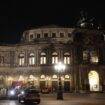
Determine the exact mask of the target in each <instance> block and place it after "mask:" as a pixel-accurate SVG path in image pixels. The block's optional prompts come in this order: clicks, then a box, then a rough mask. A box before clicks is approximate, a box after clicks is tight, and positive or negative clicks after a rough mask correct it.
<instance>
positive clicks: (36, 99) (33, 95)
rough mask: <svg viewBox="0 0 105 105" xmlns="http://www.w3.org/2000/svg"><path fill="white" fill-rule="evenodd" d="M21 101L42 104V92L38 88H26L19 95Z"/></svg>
mask: <svg viewBox="0 0 105 105" xmlns="http://www.w3.org/2000/svg"><path fill="white" fill-rule="evenodd" d="M18 102H19V103H28V102H32V103H36V104H40V93H39V90H38V89H36V88H26V89H24V90H23V91H21V93H20V94H19V95H18Z"/></svg>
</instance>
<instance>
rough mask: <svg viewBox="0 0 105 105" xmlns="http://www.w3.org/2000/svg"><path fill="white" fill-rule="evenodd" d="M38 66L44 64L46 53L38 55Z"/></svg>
mask: <svg viewBox="0 0 105 105" xmlns="http://www.w3.org/2000/svg"><path fill="white" fill-rule="evenodd" d="M40 64H46V53H44V52H42V53H41V54H40Z"/></svg>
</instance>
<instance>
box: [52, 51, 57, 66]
mask: <svg viewBox="0 0 105 105" xmlns="http://www.w3.org/2000/svg"><path fill="white" fill-rule="evenodd" d="M57 63H58V54H57V53H56V52H54V53H52V64H57Z"/></svg>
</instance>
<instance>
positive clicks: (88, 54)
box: [83, 50, 99, 63]
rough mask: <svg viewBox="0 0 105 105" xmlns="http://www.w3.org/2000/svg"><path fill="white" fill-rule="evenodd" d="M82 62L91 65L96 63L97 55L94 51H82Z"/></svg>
mask: <svg viewBox="0 0 105 105" xmlns="http://www.w3.org/2000/svg"><path fill="white" fill-rule="evenodd" d="M83 61H85V62H91V63H98V62H99V60H98V55H97V52H96V51H88V50H85V51H83Z"/></svg>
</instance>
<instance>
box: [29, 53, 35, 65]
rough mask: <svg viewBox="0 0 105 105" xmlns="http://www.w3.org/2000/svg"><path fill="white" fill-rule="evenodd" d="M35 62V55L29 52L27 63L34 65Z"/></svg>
mask: <svg viewBox="0 0 105 105" xmlns="http://www.w3.org/2000/svg"><path fill="white" fill-rule="evenodd" d="M34 64H35V55H34V53H30V54H29V65H34Z"/></svg>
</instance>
